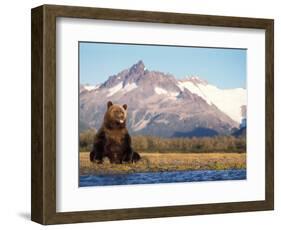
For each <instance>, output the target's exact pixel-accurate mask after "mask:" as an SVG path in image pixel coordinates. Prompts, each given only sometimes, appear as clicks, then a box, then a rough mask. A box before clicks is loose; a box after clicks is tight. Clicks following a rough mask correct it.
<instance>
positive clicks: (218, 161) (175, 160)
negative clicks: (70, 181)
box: [80, 152, 246, 175]
mask: <svg viewBox="0 0 281 230" xmlns="http://www.w3.org/2000/svg"><path fill="white" fill-rule="evenodd" d="M141 157H142V159H141V160H140V161H139V162H137V163H125V164H110V163H109V161H108V160H107V159H105V160H104V163H103V164H96V163H93V162H91V161H90V160H89V153H88V152H81V153H80V175H83V174H88V173H95V174H121V173H136V172H163V171H181V170H223V169H244V168H246V154H245V153H188V154H187V153H141Z"/></svg>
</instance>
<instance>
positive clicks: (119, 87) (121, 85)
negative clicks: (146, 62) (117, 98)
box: [107, 82, 123, 97]
mask: <svg viewBox="0 0 281 230" xmlns="http://www.w3.org/2000/svg"><path fill="white" fill-rule="evenodd" d="M122 87H123V83H122V82H120V83H119V84H117V85H115V86H113V87H111V88H109V89H108V91H109V93H108V94H107V96H108V97H110V96H112V95H114V94H115V93H117V92H118V91H119V90H121V89H122Z"/></svg>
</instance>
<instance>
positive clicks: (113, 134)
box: [105, 130, 125, 146]
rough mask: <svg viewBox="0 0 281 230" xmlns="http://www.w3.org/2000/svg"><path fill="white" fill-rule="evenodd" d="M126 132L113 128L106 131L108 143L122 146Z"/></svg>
mask: <svg viewBox="0 0 281 230" xmlns="http://www.w3.org/2000/svg"><path fill="white" fill-rule="evenodd" d="M124 136H125V135H124V132H122V131H120V130H111V131H109V132H106V133H105V137H106V142H107V143H106V144H107V145H109V144H110V145H119V146H121V145H122V144H123V142H124Z"/></svg>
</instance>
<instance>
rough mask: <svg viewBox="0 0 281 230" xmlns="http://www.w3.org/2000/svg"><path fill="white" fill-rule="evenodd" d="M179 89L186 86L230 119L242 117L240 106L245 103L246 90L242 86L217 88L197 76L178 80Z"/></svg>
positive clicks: (239, 120)
mask: <svg viewBox="0 0 281 230" xmlns="http://www.w3.org/2000/svg"><path fill="white" fill-rule="evenodd" d="M179 87H180V88H181V89H183V88H186V89H188V90H189V91H190V92H191V93H194V94H196V95H198V96H200V97H201V98H203V99H204V100H205V101H206V102H207V103H208V104H209V105H212V104H213V105H215V106H216V107H218V109H220V110H221V111H222V112H224V113H225V114H227V115H228V116H229V117H230V118H231V119H233V120H234V121H236V122H238V123H240V122H241V121H242V118H243V114H242V113H243V112H242V106H244V105H246V104H247V92H246V90H245V89H243V88H235V89H219V88H217V87H216V86H214V85H210V84H208V82H206V81H204V80H201V79H200V78H199V77H197V76H192V77H188V78H186V79H184V80H180V81H179Z"/></svg>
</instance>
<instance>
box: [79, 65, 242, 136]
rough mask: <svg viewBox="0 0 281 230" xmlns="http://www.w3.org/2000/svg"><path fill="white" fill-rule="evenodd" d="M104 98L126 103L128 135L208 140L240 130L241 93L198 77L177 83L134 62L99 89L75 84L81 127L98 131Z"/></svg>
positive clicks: (105, 100)
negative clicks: (236, 128) (198, 137)
mask: <svg viewBox="0 0 281 230" xmlns="http://www.w3.org/2000/svg"><path fill="white" fill-rule="evenodd" d="M109 100H111V101H113V102H114V103H119V104H123V103H126V104H128V120H127V124H128V128H129V130H130V132H132V133H133V134H144V135H157V136H163V137H175V136H212V135H216V134H221V133H230V132H231V130H232V128H233V127H239V123H240V120H241V108H240V107H241V106H242V105H246V90H245V89H229V90H228V89H227V90H225V89H219V88H217V87H215V86H213V85H210V84H208V83H207V82H206V81H203V80H202V79H200V78H199V77H189V78H186V79H183V80H177V79H176V78H175V77H174V76H173V75H171V74H165V73H162V72H158V71H150V70H147V69H146V68H145V66H144V63H143V62H142V61H139V62H138V63H136V64H134V65H133V66H132V67H131V68H129V69H126V70H123V71H122V72H120V73H118V74H117V75H113V76H110V77H109V78H108V80H107V81H105V82H104V83H102V84H101V85H98V86H89V85H88V86H83V85H81V86H80V126H81V127H83V128H90V127H91V128H96V129H98V128H99V127H100V125H101V123H102V120H103V114H104V112H105V109H106V103H107V101H109ZM81 129H82V128H81Z"/></svg>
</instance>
